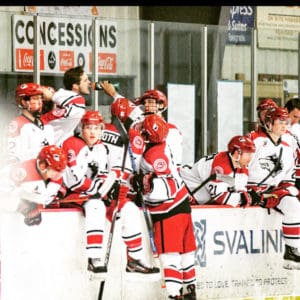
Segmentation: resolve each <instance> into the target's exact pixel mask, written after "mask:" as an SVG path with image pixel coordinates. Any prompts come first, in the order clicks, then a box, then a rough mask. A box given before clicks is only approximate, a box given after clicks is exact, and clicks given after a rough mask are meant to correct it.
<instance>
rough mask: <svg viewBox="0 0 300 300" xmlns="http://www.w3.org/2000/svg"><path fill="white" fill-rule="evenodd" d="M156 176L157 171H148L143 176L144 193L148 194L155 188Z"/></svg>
mask: <svg viewBox="0 0 300 300" xmlns="http://www.w3.org/2000/svg"><path fill="white" fill-rule="evenodd" d="M155 177H156V175H155V173H148V174H146V175H144V177H143V186H142V191H143V194H148V193H150V192H151V191H152V190H153V179H154V178H155Z"/></svg>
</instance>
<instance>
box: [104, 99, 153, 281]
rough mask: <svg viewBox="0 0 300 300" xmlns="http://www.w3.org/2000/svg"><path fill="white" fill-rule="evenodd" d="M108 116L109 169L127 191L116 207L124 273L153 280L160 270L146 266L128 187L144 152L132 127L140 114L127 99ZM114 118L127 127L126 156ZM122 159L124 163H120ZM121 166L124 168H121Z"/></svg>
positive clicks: (132, 194) (119, 101)
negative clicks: (125, 265) (110, 118)
mask: <svg viewBox="0 0 300 300" xmlns="http://www.w3.org/2000/svg"><path fill="white" fill-rule="evenodd" d="M137 111H138V113H137ZM111 114H112V122H111V123H108V124H106V125H105V129H104V131H103V134H102V141H103V143H104V144H105V145H106V146H107V147H108V149H109V152H110V159H111V164H112V169H113V170H115V171H116V173H117V174H118V177H119V178H120V179H121V181H122V182H123V183H124V184H126V187H127V191H128V193H127V195H126V197H125V198H124V199H123V200H122V202H120V200H119V207H118V210H119V213H120V218H121V222H122V238H123V240H124V242H125V244H126V246H127V259H128V263H127V267H126V271H127V272H140V273H142V274H149V275H150V274H153V277H154V279H155V278H156V277H157V275H159V274H158V273H159V268H156V267H150V266H148V265H147V264H146V263H145V253H144V249H143V246H142V230H141V229H142V223H141V215H140V210H139V208H138V207H137V206H136V204H135V203H134V199H135V192H134V190H133V189H132V186H131V184H130V182H131V180H130V179H131V177H132V173H133V172H134V171H137V170H138V169H139V163H140V159H141V156H142V154H143V151H144V140H143V138H142V136H141V135H140V132H139V131H138V130H136V129H135V128H134V124H135V123H134V120H135V121H136V116H137V115H140V110H139V108H138V107H136V106H135V105H134V104H133V103H132V102H131V101H130V100H128V99H126V98H118V99H116V100H115V101H114V102H113V103H112V104H111ZM115 118H119V120H120V121H121V122H122V123H124V124H126V125H127V126H126V125H124V127H125V126H126V127H127V128H128V136H129V146H128V147H129V149H128V150H127V153H124V147H125V145H124V142H123V141H122V136H121V134H120V132H119V129H118V128H117V127H116V126H115V125H114V120H115ZM138 119H139V118H138ZM138 122H139V121H138ZM124 155H125V158H124ZM123 159H125V160H124V161H123ZM123 163H124V168H123V166H122V165H123ZM135 168H136V169H137V170H135ZM122 169H123V171H122ZM133 220H134V222H133Z"/></svg>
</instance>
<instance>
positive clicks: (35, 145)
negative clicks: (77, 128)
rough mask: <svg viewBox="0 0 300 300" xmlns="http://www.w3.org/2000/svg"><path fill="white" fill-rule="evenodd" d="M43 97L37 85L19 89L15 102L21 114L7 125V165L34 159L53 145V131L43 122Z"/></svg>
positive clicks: (24, 85) (20, 85) (32, 84)
mask: <svg viewBox="0 0 300 300" xmlns="http://www.w3.org/2000/svg"><path fill="white" fill-rule="evenodd" d="M43 94H44V91H43V88H42V87H41V86H40V85H39V84H36V83H31V82H29V83H22V84H19V85H18V86H17V88H16V102H17V105H18V107H19V108H21V114H20V115H19V116H17V117H16V118H14V119H13V120H11V121H10V123H9V125H8V132H7V144H8V150H7V155H8V160H7V161H8V163H16V162H22V161H25V160H28V159H35V158H36V157H37V155H38V153H39V152H40V150H41V149H42V148H43V147H44V146H46V145H51V144H54V130H53V127H52V126H51V125H49V124H48V122H47V121H43V120H41V113H42V107H43Z"/></svg>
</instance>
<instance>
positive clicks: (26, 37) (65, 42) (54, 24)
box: [12, 15, 118, 74]
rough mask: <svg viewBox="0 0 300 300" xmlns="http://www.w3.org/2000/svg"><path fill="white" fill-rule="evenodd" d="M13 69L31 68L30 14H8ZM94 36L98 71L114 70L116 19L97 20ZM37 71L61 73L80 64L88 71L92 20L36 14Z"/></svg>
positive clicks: (89, 68) (23, 70) (110, 71)
mask: <svg viewBox="0 0 300 300" xmlns="http://www.w3.org/2000/svg"><path fill="white" fill-rule="evenodd" d="M12 18H13V19H12V23H13V25H12V28H13V30H12V41H13V71H15V72H32V71H33V66H34V50H33V46H34V45H33V43H34V23H33V17H32V16H22V15H14V16H12ZM99 24H100V25H99V30H98V32H99V36H98V37H97V45H96V47H97V58H98V72H99V73H109V74H116V72H117V62H116V59H117V42H118V37H117V26H116V22H111V21H101V23H99ZM39 35H40V44H39V47H40V71H41V73H43V72H46V73H63V72H65V71H66V70H67V69H69V68H72V67H75V66H78V65H79V66H82V67H84V68H85V69H86V72H92V65H93V59H92V44H93V42H92V21H91V20H85V19H77V18H72V19H70V18H59V19H58V18H53V17H40V22H39Z"/></svg>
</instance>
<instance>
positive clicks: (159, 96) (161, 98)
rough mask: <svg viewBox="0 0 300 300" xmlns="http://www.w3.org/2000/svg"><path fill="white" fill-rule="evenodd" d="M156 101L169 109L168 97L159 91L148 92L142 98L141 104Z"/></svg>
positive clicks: (140, 99)
mask: <svg viewBox="0 0 300 300" xmlns="http://www.w3.org/2000/svg"><path fill="white" fill-rule="evenodd" d="M148 98H149V99H155V100H156V101H157V102H158V103H162V104H163V106H164V108H167V107H168V99H167V97H166V95H165V94H164V93H163V92H161V91H159V90H148V91H146V92H145V93H144V94H143V95H142V96H141V97H140V98H139V101H140V103H142V104H143V103H144V100H145V99H148Z"/></svg>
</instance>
